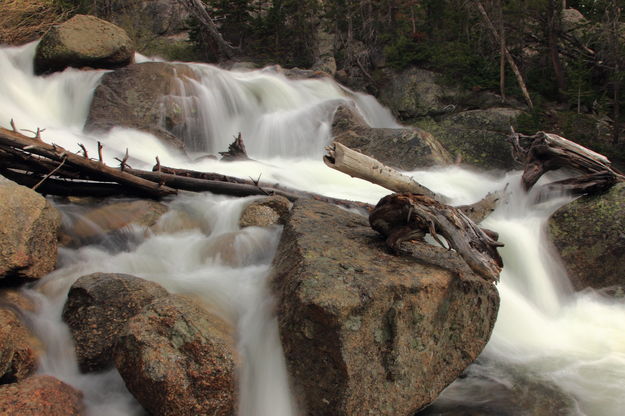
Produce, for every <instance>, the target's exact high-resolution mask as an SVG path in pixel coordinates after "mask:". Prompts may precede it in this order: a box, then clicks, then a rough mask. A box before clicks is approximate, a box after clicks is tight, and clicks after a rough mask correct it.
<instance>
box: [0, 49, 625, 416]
mask: <svg viewBox="0 0 625 416" xmlns="http://www.w3.org/2000/svg"><path fill="white" fill-rule="evenodd" d="M34 49H35V45H34V44H30V45H27V46H24V47H21V48H2V49H0V74H1V80H0V125H2V126H4V127H7V126H9V123H10V120H11V119H13V120H14V122H15V124H16V125H17V126H18V128H28V129H36V128H37V127H40V128H46V131H45V132H44V138H45V140H46V141H49V142H54V143H58V144H59V145H62V146H64V147H66V148H67V149H70V150H78V147H77V143H83V144H84V145H85V146H86V147H87V148H88V149H90V150H91V149H95V148H96V141H97V140H100V141H102V142H103V143H104V145H105V159H106V161H107V162H111V163H112V162H113V160H114V157H119V155H121V154H122V153H123V152H124V151H125V149H126V147H128V148H129V150H130V154H131V156H132V157H133V167H139V168H141V167H147V166H149V164H151V163H152V161H153V160H154V159H153V158H154V156H156V155H158V156H159V157H160V159H161V161H162V162H163V163H166V164H168V165H173V166H177V167H185V168H190V169H196V170H203V171H212V172H220V173H224V174H229V175H233V176H240V177H258V175H259V174H262V178H263V179H264V180H267V181H271V182H279V183H281V184H283V185H286V186H290V187H293V188H298V189H304V190H309V191H313V192H318V193H323V194H326V195H328V196H333V197H339V198H348V199H353V200H360V201H365V202H371V203H375V202H377V200H378V199H379V198H381V197H382V196H383V195H385V194H386V193H388V191H386V190H384V189H382V188H380V187H377V186H375V185H372V184H370V183H367V182H364V181H361V180H358V179H353V178H350V177H348V176H347V175H343V174H341V173H338V172H336V171H334V170H332V169H329V168H327V167H326V166H325V165H324V164H323V163H322V162H321V160H320V156H321V154H322V153H323V146H324V145H325V144H327V143H328V141H329V139H330V137H329V134H330V133H329V130H330V124H331V117H332V113H333V111H334V109H335V108H336V106H337V104H339V103H353V105H355V106H356V107H357V108H358V109H359V111H360V112H361V113H362V114H363V116H364V117H365V119H366V120H367V121H368V122H369V123H370V124H371V125H373V126H377V127H397V124H396V123H395V121H393V119H392V118H391V117H390V114H389V113H388V111H387V110H385V109H383V108H382V107H381V106H380V105H379V104H378V103H377V102H376V101H375V100H373V99H372V98H371V97H368V96H363V95H360V94H356V93H353V92H350V91H347V90H345V89H343V88H341V87H340V86H338V85H336V84H335V83H333V82H332V81H331V80H328V79H319V80H300V81H293V80H288V79H286V78H284V77H283V76H281V75H279V74H277V73H275V72H272V71H271V70H269V69H268V70H264V71H262V70H261V71H252V72H246V73H243V72H228V71H224V70H221V69H218V68H214V67H211V66H207V65H199V64H194V65H193V68H194V70H195V71H196V72H197V73H199V74H200V78H199V79H200V80H199V81H197V82H194V83H193V85H192V88H194V95H195V96H196V97H199V98H197V100H198V103H196V104H197V106H196V108H197V109H198V111H199V114H193V115H192V118H193V122H192V123H191V124H193V125H192V126H191V127H189V128H190V129H192V130H193V135H192V136H193V137H191V134H190V135H189V138H188V145H189V146H190V147H191V148H192V149H193V150H196V151H198V152H200V151H201V152H206V151H209V152H216V151H220V150H225V149H226V147H227V145H228V144H229V142H230V141H231V140H232V136H234V135H236V134H237V133H238V132H241V133H242V134H243V137H244V138H245V142H246V145H247V148H248V151H249V153H250V155H251V156H252V157H254V159H256V160H257V161H246V162H233V163H219V162H217V161H214V160H207V159H202V160H200V161H197V162H192V163H191V162H189V161H188V160H187V159H185V158H182V157H181V156H180V155H178V154H177V153H176V152H175V151H172V150H170V149H168V148H166V147H165V146H164V145H162V144H161V143H160V142H159V141H158V140H157V139H155V138H154V137H153V136H151V135H149V134H147V133H142V132H138V131H134V130H130V129H114V130H112V131H111V132H110V133H108V134H106V135H105V136H99V137H94V136H90V135H87V134H85V133H83V131H82V127H83V124H84V122H85V119H86V116H87V111H88V105H89V103H90V99H91V96H92V94H93V90H94V89H95V87H96V85H97V83H98V81H99V78H100V77H101V75H102V74H103V72H102V71H90V72H81V71H77V70H72V69H69V70H66V71H65V72H63V73H60V74H54V75H51V76H48V77H35V76H33V75H32V58H33V53H34ZM176 99H179V100H181V101H179V103H180V104H181V108H182V109H183V110H185V111H186V109H187V108H189V107H188V106H185V105H184V100H186V99H188V97H187V96H185V95H184V91H179V97H177V98H176ZM190 117H191V116H190ZM198 137H199V139H198ZM193 140H196V142H193ZM411 174H412V175H413V176H414V177H415V179H417V180H418V181H419V182H421V183H423V184H424V185H426V186H428V187H430V188H431V189H434V190H436V191H438V192H440V193H443V194H445V195H447V196H449V197H450V198H451V200H452V203H453V204H463V203H470V202H473V201H476V200H478V199H479V198H481V197H482V196H483V195H484V194H486V193H487V192H488V191H492V190H496V189H502V188H503V187H504V186H505V185H506V184H509V188H508V189H509V192H508V199H507V201H505V202H504V203H502V204H501V205H500V206H499V208H498V209H497V210H496V211H495V212H494V213H493V214H492V215H491V216H490V217H489V218H488V219H487V220H486V222H485V226H487V227H488V228H491V229H494V230H496V231H498V232H499V233H500V239H501V240H502V241H503V242H504V243H505V244H506V246H505V247H504V248H503V249H501V254H502V257H503V259H504V264H505V267H504V270H503V272H502V275H501V282H500V283H499V285H498V289H499V292H500V294H501V308H500V311H499V317H498V320H497V323H496V326H495V330H494V332H493V335H492V338H491V341H490V342H489V344H488V345H487V347H486V350H485V351H484V353H483V354H482V357H481V358H480V362H479V363H478V364H476V365H475V366H473V367H472V369H471V370H470V371H469V374H468V376H467V377H466V378H464V379H462V380H459V381H457V382H456V383H454V384H453V385H452V386H451V387H450V388H449V389H448V390H447V391H446V392H445V394H444V396H443V397H444V399H443V400H447V401H456V402H465V403H471V402H476V401H483V402H489V401H494V400H495V398H493V397H489V395H488V393H489V392H486V393H485V394H484V392H480V391H479V390H480V385H481V384H480V383H482V382H483V381H484V380H485V379H487V378H490V379H496V381H497V382H499V383H501V384H506V383H508V384H509V383H513V382H514V379H513V377H512V376H510V374H509V373H506V371H508V370H506V369H507V368H514V369H515V371H518V372H521V373H524V374H527V377H531V378H532V379H533V380H538V381H544V382H549V383H550V384H552V385H555V386H557V388H558V389H559V390H561V391H562V392H563V393H564V394H565V395H567V396H568V397H569V398H570V400H571V402H573V403H574V405H573V406H571V408H570V412H571V413H572V414H584V415H592V416H604V415H607V416H612V415H614V416H616V415H620V414H622V409H625V382H624V380H625V303H623V302H622V301H619V300H616V299H609V298H605V297H602V296H601V295H600V294H598V293H595V292H592V291H586V292H581V293H574V292H573V291H572V290H571V289H570V287H569V285H568V281H567V278H566V275H565V274H564V273H563V272H562V269H561V268H560V267H559V265H558V261H557V259H556V258H555V257H554V256H553V254H552V253H551V251H550V250H549V247H548V245H547V243H546V239H545V238H544V236H543V228H544V224H545V222H546V219H547V218H548V216H549V215H550V213H551V212H553V210H555V209H556V208H557V207H558V206H559V205H561V204H562V203H564V202H565V201H567V198H566V197H554V198H552V199H551V200H549V201H548V202H545V203H542V204H533V203H531V202H530V201H532V195H525V194H524V193H523V192H522V191H521V190H520V189H519V187H518V183H519V174H518V173H509V174H508V175H506V176H505V177H500V178H493V177H491V176H488V175H485V174H477V173H474V172H470V171H466V170H462V169H460V168H455V167H454V168H445V169H435V170H428V171H419V172H411ZM248 202H249V198H247V199H232V198H225V197H217V196H213V195H210V194H202V195H195V196H179V197H177V198H175V199H173V200H172V201H170V202H168V205H169V208H170V211H169V212H168V213H167V214H166V215H164V216H163V217H162V218H161V220H160V223H159V225H158V227H157V228H156V230H155V231H153V232H147V231H146V230H144V229H140V228H131V229H128V230H126V238H125V241H126V243H125V245H124V246H123V249H121V248H119V247H118V248H116V247H115V246H114V245H111V244H104V242H102V241H100V242H95V243H93V244H90V245H87V246H84V247H81V248H78V249H70V248H63V249H61V250H60V253H59V267H58V269H57V270H56V271H54V272H53V273H51V274H50V275H48V276H46V277H45V278H44V279H42V280H41V281H40V282H39V283H38V284H37V285H36V286H35V287H34V288H32V289H31V290H29V291H28V292H29V293H30V295H31V296H33V297H34V298H35V299H36V300H37V302H38V304H39V311H38V313H37V314H36V315H35V316H33V317H32V321H33V324H34V327H35V330H36V332H37V333H38V335H39V336H40V337H41V338H42V339H43V340H44V341H45V343H46V346H47V353H46V355H45V356H44V357H43V360H42V362H41V368H40V371H41V372H44V373H48V374H51V375H54V376H56V377H58V378H60V379H62V380H64V381H66V382H68V383H70V384H72V385H74V386H76V387H77V388H79V389H81V390H82V391H83V392H84V393H85V401H86V403H87V405H88V410H89V412H90V414H93V415H134V414H140V413H141V409H140V407H139V406H138V404H137V403H136V402H135V401H134V400H133V399H132V397H131V396H130V395H129V393H128V392H127V391H126V389H125V387H124V385H123V381H122V380H121V378H120V377H119V374H117V372H116V371H110V372H107V373H103V374H89V375H84V374H80V372H79V371H78V367H77V365H76V360H75V357H74V355H73V348H72V345H71V337H70V335H69V332H68V330H67V328H66V327H65V326H64V325H63V324H62V322H61V317H60V316H61V310H62V308H63V302H64V299H65V297H66V294H67V291H68V289H69V287H70V285H71V284H72V283H73V282H74V281H75V280H76V279H77V278H78V277H80V276H82V275H85V274H88V273H91V272H96V271H98V272H123V273H129V274H133V275H136V276H140V277H143V278H146V279H149V280H153V281H156V282H158V283H160V284H162V285H163V286H164V287H165V288H167V289H168V290H169V291H171V292H176V293H194V294H196V295H199V296H202V297H203V299H204V301H205V302H207V303H209V304H211V306H212V307H213V308H215V309H216V310H217V311H218V312H219V313H220V314H221V315H222V317H223V318H224V319H226V320H227V321H228V322H230V323H232V325H233V326H234V327H235V328H236V329H237V333H238V347H239V351H240V352H241V354H242V355H243V357H244V360H243V362H244V363H245V366H244V368H243V369H242V373H241V375H240V403H239V413H240V414H241V415H242V416H265V415H276V416H294V415H295V414H297V410H296V409H295V406H294V404H293V401H292V399H291V396H290V392H289V386H288V383H287V377H286V370H285V364H284V358H283V355H282V350H281V347H280V344H279V339H278V332H277V324H276V321H275V318H274V317H272V315H271V299H270V296H269V294H268V289H267V287H266V281H265V280H266V277H267V274H268V271H269V267H270V263H271V259H272V257H273V254H274V251H275V248H276V245H277V241H278V239H279V234H280V230H279V229H278V228H276V229H264V228H255V227H251V228H246V229H243V230H240V229H239V228H238V225H237V218H238V215H239V213H240V212H241V210H242V209H243V206H244V205H245V204H246V203H248ZM61 209H62V211H63V212H64V216H65V220H66V221H71V220H72V218H73V216H74V215H76V214H75V213H74V208H72V207H63V206H61ZM183 217H184V218H189V217H190V218H192V219H193V220H194V221H195V223H196V224H197V227H195V228H193V229H184V230H183V229H180V227H179V224H180V223H181V221H182V220H181V218H183ZM226 242H227V243H226ZM227 247H229V248H230V250H231V251H230V252H227V251H226V248H227ZM501 368H503V369H504V370H501ZM521 410H522V409H521ZM521 410H519V409H517V412H516V413H515V412H511V413H510V414H521V413H522V411H521Z"/></svg>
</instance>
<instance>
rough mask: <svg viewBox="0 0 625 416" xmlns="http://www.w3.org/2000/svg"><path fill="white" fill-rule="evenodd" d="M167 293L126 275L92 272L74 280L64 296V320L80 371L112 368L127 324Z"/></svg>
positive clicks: (148, 282)
mask: <svg viewBox="0 0 625 416" xmlns="http://www.w3.org/2000/svg"><path fill="white" fill-rule="evenodd" d="M168 294H169V293H168V292H167V291H166V290H165V289H164V288H163V287H162V286H160V285H159V284H157V283H154V282H150V281H148V280H144V279H141V278H139V277H135V276H131V275H127V274H109V273H94V274H90V275H87V276H83V277H81V278H79V279H78V280H76V282H75V283H74V284H73V285H72V287H71V288H70V290H69V293H68V295H67V301H66V302H65V306H64V308H63V320H64V321H65V323H67V325H68V326H69V329H70V331H71V332H72V337H73V338H74V344H75V348H76V358H77V359H78V364H79V365H80V368H81V370H82V371H85V372H88V371H98V370H103V369H106V368H107V367H112V366H113V349H114V347H115V344H116V342H117V338H118V337H119V335H120V334H121V332H122V331H123V330H124V329H125V327H126V322H127V321H128V320H129V319H130V318H131V317H133V316H134V315H136V314H137V313H139V312H140V311H141V310H142V309H143V307H144V306H146V305H148V304H149V303H151V302H152V301H154V300H155V299H158V298H162V297H165V296H167V295H168Z"/></svg>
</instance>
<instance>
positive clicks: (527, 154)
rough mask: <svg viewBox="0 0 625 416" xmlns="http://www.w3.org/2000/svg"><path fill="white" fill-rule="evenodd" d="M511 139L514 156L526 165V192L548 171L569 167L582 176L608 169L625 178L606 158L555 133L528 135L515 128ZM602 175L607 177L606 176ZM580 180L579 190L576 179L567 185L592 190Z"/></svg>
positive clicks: (614, 175) (615, 176)
mask: <svg viewBox="0 0 625 416" xmlns="http://www.w3.org/2000/svg"><path fill="white" fill-rule="evenodd" d="M509 141H510V143H511V145H512V155H513V157H514V159H515V160H516V161H517V162H519V163H521V164H522V165H523V166H524V170H523V176H522V178H521V181H522V184H523V187H524V189H525V190H526V191H527V190H529V189H531V188H532V187H533V186H534V185H535V184H536V182H538V180H539V179H540V177H541V176H542V175H544V174H545V173H546V172H549V171H551V170H556V169H560V168H569V169H572V170H575V171H577V172H580V173H581V174H582V175H593V174H598V173H602V172H605V173H608V174H609V175H612V176H613V177H614V179H615V180H616V181H623V180H625V177H624V176H623V174H622V173H620V172H618V171H617V170H616V169H614V168H613V167H612V166H611V165H612V164H611V162H610V160H609V159H608V158H607V157H605V156H604V155H602V154H599V153H596V152H593V151H592V150H590V149H587V148H585V147H584V146H581V145H579V144H577V143H575V142H572V141H570V140H567V139H565V138H564V137H560V136H558V135H556V134H552V133H545V132H542V131H540V132H538V133H536V134H534V135H532V136H527V135H523V134H520V133H515V132H514V131H513V132H512V134H511V135H510V137H509ZM597 178H598V177H597ZM597 178H595V180H597ZM603 178H604V179H606V178H607V176H603ZM608 182H609V180H608ZM608 182H605V184H604V185H602V186H605V185H607V184H608ZM579 183H580V188H579V189H578V190H576V189H575V181H572V182H567V183H566V185H567V188H568V190H570V191H572V192H573V193H578V194H579V193H586V192H584V191H583V189H584V188H586V189H587V191H592V189H593V187H592V186H587V185H588V184H586V185H584V184H583V183H584V181H581V182H579ZM553 185H555V183H554V184H553ZM599 188H601V187H599Z"/></svg>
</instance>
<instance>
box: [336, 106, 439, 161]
mask: <svg viewBox="0 0 625 416" xmlns="http://www.w3.org/2000/svg"><path fill="white" fill-rule="evenodd" d="M332 136H333V137H334V140H335V141H337V142H339V143H342V144H344V145H345V146H347V147H350V148H352V149H354V150H358V151H360V152H361V153H364V154H366V155H367V156H371V157H373V158H375V159H377V160H379V161H380V162H382V163H384V164H386V165H389V166H392V167H395V168H399V169H403V170H414V169H417V168H423V167H430V166H434V165H445V164H448V163H450V162H451V157H450V155H449V153H448V152H447V151H446V150H445V149H444V148H443V147H442V146H441V145H440V143H438V142H437V141H436V139H434V137H432V135H431V134H429V133H428V132H426V131H424V130H421V129H418V128H414V127H411V128H408V127H406V128H399V129H393V128H373V127H369V126H368V125H367V122H366V121H365V120H364V119H363V118H362V117H361V116H360V115H359V114H358V113H357V112H356V110H355V109H354V108H353V107H350V106H345V105H342V106H339V107H338V108H337V110H336V113H335V115H334V120H333V122H332Z"/></svg>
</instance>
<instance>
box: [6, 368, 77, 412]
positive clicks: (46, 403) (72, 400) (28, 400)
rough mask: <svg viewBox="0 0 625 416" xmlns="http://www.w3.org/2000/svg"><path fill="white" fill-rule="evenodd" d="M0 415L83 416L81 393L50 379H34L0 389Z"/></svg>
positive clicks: (43, 377) (38, 377) (46, 377)
mask: <svg viewBox="0 0 625 416" xmlns="http://www.w3.org/2000/svg"><path fill="white" fill-rule="evenodd" d="M0 414H2V415H19V416H41V415H46V416H78V415H83V414H84V406H83V403H82V393H80V392H79V391H78V390H76V389H74V388H73V387H71V386H69V385H67V384H65V383H63V382H62V381H60V380H57V379H56V378H54V377H51V376H44V375H39V376H33V377H29V378H27V379H26V380H24V381H22V382H21V383H15V384H7V385H5V386H0Z"/></svg>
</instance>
